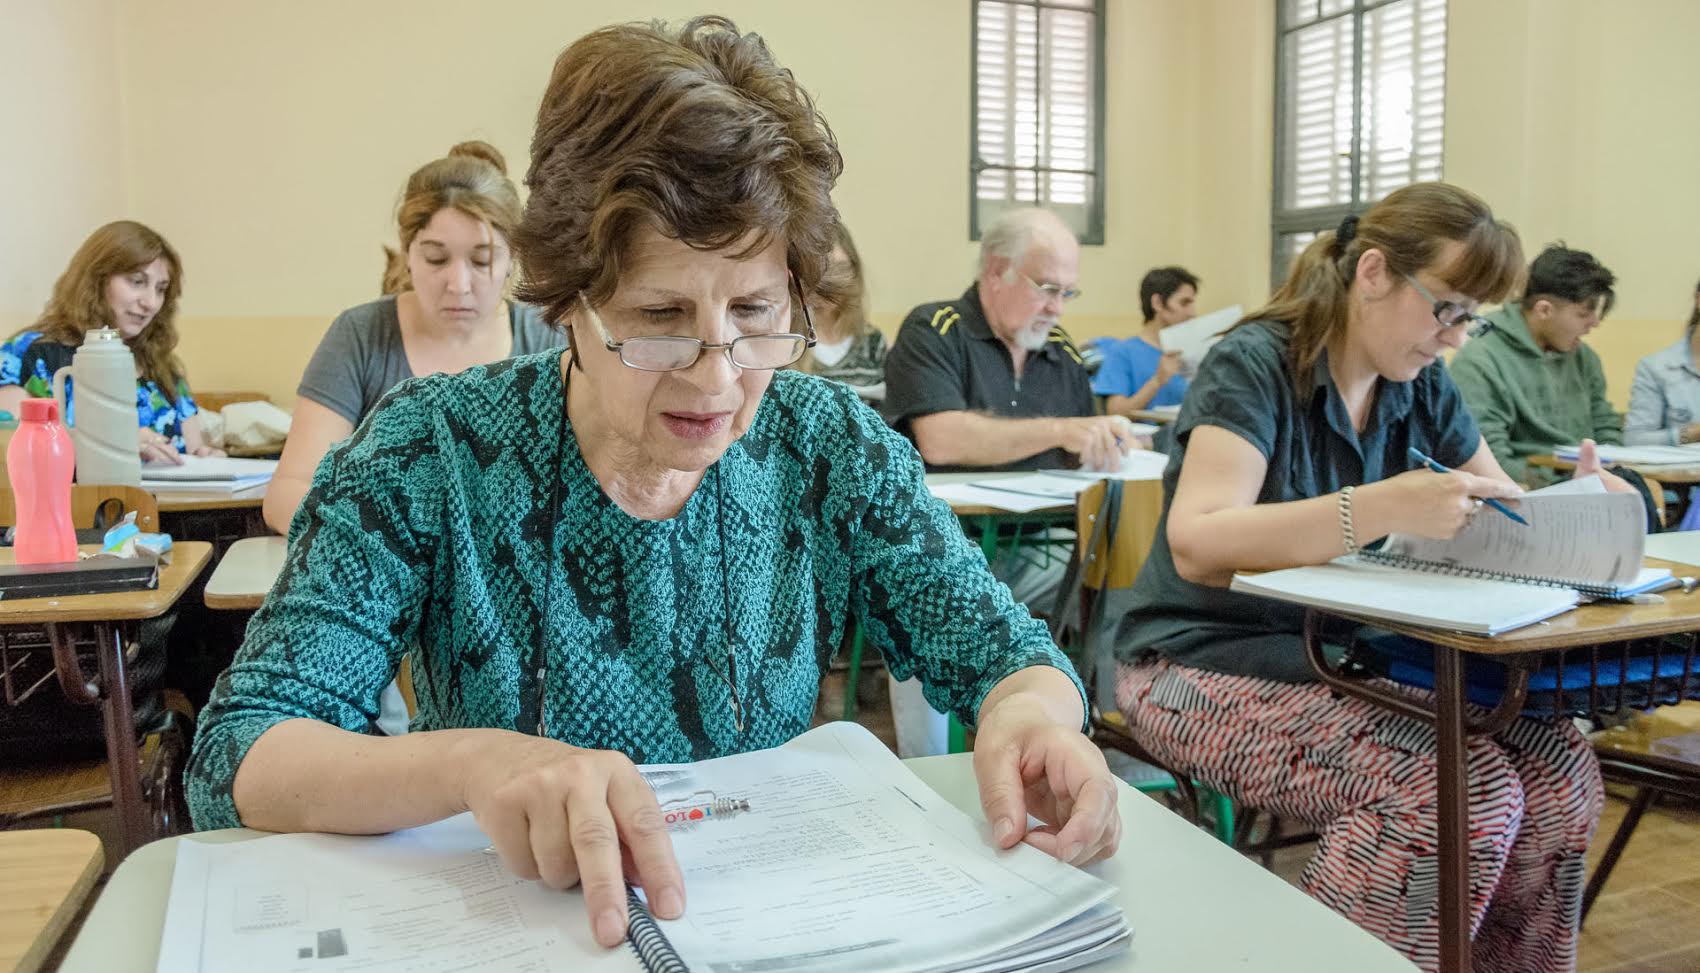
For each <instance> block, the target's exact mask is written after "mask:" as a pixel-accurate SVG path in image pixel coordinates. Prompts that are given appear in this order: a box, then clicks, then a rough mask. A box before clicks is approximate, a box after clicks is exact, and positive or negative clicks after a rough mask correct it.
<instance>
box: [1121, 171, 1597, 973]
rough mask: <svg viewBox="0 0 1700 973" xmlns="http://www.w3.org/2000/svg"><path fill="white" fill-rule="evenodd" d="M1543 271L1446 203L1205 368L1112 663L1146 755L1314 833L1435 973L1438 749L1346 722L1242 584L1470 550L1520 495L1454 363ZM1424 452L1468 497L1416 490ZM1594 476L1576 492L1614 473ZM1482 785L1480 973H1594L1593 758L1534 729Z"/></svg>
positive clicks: (1402, 199)
mask: <svg viewBox="0 0 1700 973" xmlns="http://www.w3.org/2000/svg"><path fill="white" fill-rule="evenodd" d="M1522 261H1523V257H1522V250H1521V246H1520V244H1519V242H1518V238H1517V236H1516V234H1515V232H1514V231H1513V230H1512V229H1511V228H1510V227H1509V226H1506V225H1504V224H1502V223H1499V222H1496V221H1495V219H1494V217H1493V215H1492V213H1491V212H1490V211H1489V210H1488V207H1487V206H1486V204H1484V203H1483V202H1482V201H1481V200H1480V199H1478V198H1476V197H1475V196H1473V195H1471V194H1469V193H1467V192H1465V191H1463V190H1461V189H1458V188H1456V187H1453V186H1449V185H1445V184H1443V183H1422V184H1417V185H1413V186H1409V187H1406V188H1404V189H1400V190H1398V191H1396V192H1394V193H1393V194H1391V195H1389V196H1388V197H1387V198H1386V199H1384V200H1382V201H1381V202H1379V203H1377V204H1376V205H1375V206H1373V207H1371V208H1370V210H1369V211H1368V212H1367V213H1365V214H1364V215H1363V217H1362V219H1361V220H1359V219H1358V218H1357V217H1352V218H1349V219H1347V220H1346V221H1345V222H1343V223H1342V224H1341V226H1340V229H1339V231H1338V232H1335V233H1323V234H1322V235H1321V236H1320V237H1318V238H1317V240H1316V241H1315V242H1314V243H1312V244H1311V245H1310V246H1309V247H1308V248H1307V249H1306V250H1305V252H1304V254H1303V255H1302V256H1301V257H1300V258H1299V259H1298V262H1297V263H1296V264H1295V265H1294V266H1293V268H1292V271H1291V273H1290V274H1289V275H1288V277H1287V281H1286V283H1285V284H1284V285H1283V286H1282V287H1281V289H1280V290H1279V291H1277V292H1276V294H1275V295H1274V297H1273V299H1272V300H1271V302H1270V304H1269V305H1268V306H1267V307H1265V308H1263V309H1262V310H1260V311H1257V312H1254V313H1253V314H1251V315H1249V316H1248V317H1247V318H1246V319H1245V320H1244V321H1242V322H1241V323H1240V324H1239V325H1237V326H1236V327H1235V328H1233V329H1232V330H1231V331H1230V332H1229V333H1228V335H1227V336H1226V337H1225V338H1224V339H1223V340H1222V342H1221V343H1220V344H1219V345H1217V346H1216V348H1215V349H1214V350H1212V351H1211V353H1210V354H1209V356H1208V357H1207V358H1206V359H1205V361H1204V363H1203V364H1202V366H1201V367H1200V369H1199V373H1198V375H1197V377H1196V378H1195V379H1194V381H1193V383H1192V389H1191V391H1190V392H1189V393H1188V395H1187V398H1186V402H1185V403H1184V404H1183V405H1182V406H1181V413H1180V417H1179V420H1178V421H1177V423H1176V429H1177V434H1176V439H1175V446H1174V451H1173V453H1172V454H1171V462H1170V464H1169V468H1168V474H1167V477H1166V479H1165V487H1166V493H1167V502H1166V505H1165V509H1164V512H1163V523H1162V525H1161V528H1160V529H1159V530H1158V531H1157V537H1156V542H1155V544H1154V546H1153V549H1152V552H1151V556H1150V559H1149V560H1148V561H1147V562H1146V564H1145V567H1144V569H1143V570H1142V572H1141V573H1140V576H1139V579H1138V581H1137V582H1136V583H1135V586H1134V589H1133V592H1132V599H1131V602H1130V604H1131V610H1130V612H1129V614H1128V616H1127V617H1126V618H1125V619H1124V621H1123V623H1122V627H1121V629H1120V631H1119V632H1118V638H1117V646H1116V648H1117V656H1118V659H1119V660H1120V662H1121V665H1120V667H1119V670H1118V680H1117V692H1116V698H1117V703H1118V705H1119V707H1120V709H1121V710H1122V712H1123V714H1125V716H1126V717H1127V721H1128V726H1129V728H1130V730H1131V731H1132V733H1133V734H1134V736H1135V737H1136V738H1137V739H1138V740H1139V741H1140V743H1142V744H1143V745H1144V746H1146V747H1147V748H1149V749H1150V750H1151V752H1152V753H1153V754H1155V755H1156V756H1157V757H1158V758H1159V759H1160V760H1162V761H1164V762H1165V763H1167V764H1168V766H1170V767H1171V768H1172V769H1174V770H1175V771H1176V772H1177V773H1185V774H1190V775H1192V776H1193V777H1196V778H1197V779H1199V780H1201V781H1204V782H1205V783H1207V784H1209V785H1210V786H1211V787H1214V788H1217V789H1219V790H1221V791H1223V792H1225V793H1227V794H1229V795H1230V796H1232V797H1233V798H1234V799H1236V800H1239V801H1242V802H1244V803H1245V804H1247V805H1248V806H1251V807H1255V808H1261V809H1265V810H1269V811H1272V812H1274V813H1276V814H1278V815H1280V816H1281V817H1284V818H1288V819H1292V820H1295V821H1300V822H1303V823H1304V824H1305V825H1307V826H1309V827H1312V828H1315V829H1317V830H1318V831H1319V832H1320V833H1321V840H1320V843H1319V844H1318V846H1317V851H1316V855H1315V857H1314V858H1313V859H1312V860H1311V862H1310V864H1309V866H1308V867H1307V868H1306V869H1305V872H1304V874H1303V876H1302V878H1301V884H1302V885H1303V887H1304V888H1305V890H1306V891H1307V892H1309V893H1310V894H1311V895H1313V896H1315V897H1316V898H1318V899H1320V900H1321V901H1322V902H1324V903H1326V904H1327V905H1329V906H1330V907H1332V908H1333V909H1335V910H1336V911H1338V912H1340V913H1341V914H1343V915H1345V916H1347V917H1349V918H1350V919H1352V920H1353V921H1354V922H1356V923H1358V924H1359V925H1361V926H1363V927H1364V928H1365V929H1367V930H1368V931H1369V932H1371V933H1373V934H1374V935H1376V936H1377V937H1379V938H1381V939H1382V940H1384V941H1386V942H1387V943H1389V944H1391V945H1393V946H1394V947H1396V948H1398V949H1399V950H1400V951H1402V952H1403V953H1404V954H1405V955H1407V956H1408V957H1410V958H1411V959H1413V960H1414V961H1416V962H1417V963H1418V964H1419V965H1421V966H1422V967H1423V968H1424V969H1434V968H1435V966H1436V964H1437V962H1438V957H1437V950H1438V917H1437V912H1436V898H1435V893H1434V891H1433V884H1432V876H1433V875H1434V874H1436V868H1437V865H1436V862H1435V846H1436V842H1437V835H1436V827H1437V824H1436V820H1437V819H1436V814H1435V801H1436V798H1435V787H1436V782H1435V773H1436V772H1435V767H1434V760H1435V754H1434V744H1433V730H1432V729H1431V728H1430V727H1429V726H1428V725H1427V724H1419V723H1417V722H1414V721H1412V720H1410V719H1407V718H1405V717H1402V716H1396V715H1393V714H1391V713H1388V712H1387V711H1385V710H1383V709H1380V708H1378V707H1375V706H1373V705H1371V704H1369V703H1365V702H1361V701H1358V700H1355V699H1350V698H1338V697H1336V696H1335V695H1334V694H1332V693H1331V692H1330V691H1329V690H1328V689H1327V688H1326V687H1324V686H1323V685H1321V684H1320V683H1318V682H1316V681H1314V677H1313V675H1312V674H1311V671H1310V669H1309V666H1308V665H1307V664H1306V661H1305V658H1304V655H1303V651H1302V648H1301V641H1300V632H1301V628H1302V619H1303V612H1302V610H1301V609H1299V608H1297V607H1293V606H1288V605H1283V604H1279V603H1276V602H1272V601H1266V600H1262V599H1258V598H1254V597H1250V596H1246V595H1240V594H1234V593H1231V592H1229V591H1228V590H1227V589H1228V583H1229V581H1230V580H1231V579H1232V577H1233V574H1234V572H1235V571H1236V570H1271V569H1275V568H1284V567H1291V566H1295V565H1301V564H1320V563H1323V562H1326V561H1328V560H1330V559H1332V558H1335V557H1338V556H1340V555H1341V554H1342V553H1349V552H1350V551H1351V550H1352V549H1353V539H1354V538H1355V540H1356V542H1357V543H1360V544H1362V543H1368V542H1370V541H1373V540H1375V539H1378V538H1381V537H1384V536H1386V535H1387V534H1390V533H1392V532H1394V531H1402V532H1406V533H1413V534H1419V535H1422V536H1425V537H1442V538H1444V537H1450V536H1452V535H1453V534H1454V533H1455V532H1457V531H1458V529H1459V528H1460V527H1461V526H1463V524H1464V523H1465V522H1466V521H1467V520H1468V518H1469V517H1471V516H1473V511H1474V510H1475V509H1476V508H1477V507H1478V506H1479V504H1477V503H1476V502H1475V501H1473V500H1472V498H1479V497H1511V496H1515V495H1517V493H1518V492H1519V491H1518V489H1517V487H1516V486H1515V485H1514V484H1513V483H1512V482H1511V480H1510V479H1509V478H1508V477H1506V475H1505V474H1504V472H1503V471H1502V470H1501V469H1500V468H1499V465H1498V464H1497V463H1496V462H1495V460H1494V458H1493V453H1492V452H1491V451H1490V450H1489V448H1488V446H1487V444H1486V443H1485V442H1483V440H1482V436H1481V433H1480V431H1479V430H1478V429H1477V428H1476V424H1475V422H1474V420H1472V419H1471V418H1470V415H1469V413H1468V412H1467V411H1466V410H1465V408H1464V405H1463V402H1462V401H1461V399H1460V397H1459V394H1458V390H1457V388H1456V387H1455V386H1454V385H1453V384H1452V381H1451V379H1450V378H1449V377H1448V375H1447V372H1446V369H1445V367H1444V366H1443V365H1442V364H1440V358H1441V355H1442V353H1443V352H1445V351H1446V350H1447V349H1449V348H1457V347H1458V346H1459V345H1461V344H1462V343H1463V341H1464V338H1465V332H1466V330H1468V329H1469V328H1471V327H1472V326H1473V325H1474V324H1475V323H1477V322H1478V319H1477V317H1476V315H1475V313H1474V308H1475V307H1476V305H1477V302H1479V301H1488V300H1498V299H1500V298H1501V297H1503V296H1504V294H1505V293H1506V292H1507V291H1508V290H1509V289H1510V287H1511V286H1512V283H1513V281H1514V280H1515V279H1516V277H1517V275H1518V273H1519V272H1520V269H1521V267H1522ZM1409 447H1415V448H1417V449H1419V450H1421V451H1423V452H1424V453H1427V454H1428V455H1429V456H1431V457H1434V458H1435V459H1437V460H1439V461H1440V462H1441V463H1444V464H1445V465H1447V466H1449V467H1452V468H1453V469H1454V470H1456V472H1450V473H1432V472H1429V471H1427V470H1425V469H1416V470H1412V469H1411V467H1412V465H1413V464H1411V463H1410V462H1409V461H1408V460H1407V458H1406V450H1407V448H1409ZM1587 452H1588V455H1587V456H1586V457H1585V461H1584V462H1583V463H1582V464H1581V467H1580V469H1579V473H1582V474H1588V473H1596V472H1599V464H1598V461H1597V458H1596V457H1595V456H1594V455H1593V452H1592V447H1591V444H1590V446H1589V448H1588V451H1587ZM1607 479H1608V482H1609V485H1610V486H1611V487H1612V488H1613V489H1622V490H1628V489H1631V488H1630V487H1629V486H1628V485H1627V484H1625V483H1623V482H1622V481H1621V480H1617V479H1616V478H1615V477H1610V476H1609V474H1608V475H1607ZM1489 513H1490V514H1491V515H1493V516H1498V514H1494V513H1492V512H1491V511H1490V512H1489ZM1413 691H1414V690H1413ZM1469 762H1470V768H1469V773H1470V781H1471V786H1470V800H1471V805H1470V814H1471V834H1472V836H1473V837H1472V841H1471V845H1470V847H1471V856H1470V858H1471V860H1470V867H1471V871H1472V882H1471V887H1472V890H1473V913H1472V914H1473V916H1474V919H1475V923H1476V933H1475V956H1476V960H1475V962H1476V968H1477V969H1479V970H1508V971H1509V970H1515V971H1518V973H1530V971H1551V970H1572V969H1574V968H1575V963H1576V935H1577V916H1578V912H1579V907H1580V898H1581V894H1582V884H1583V883H1582V873H1583V865H1582V855H1583V852H1584V850H1585V849H1586V848H1587V847H1588V841H1589V838H1590V836H1591V835H1592V834H1593V831H1594V824H1595V821H1596V818H1597V817H1598V814H1599V810H1600V804H1601V800H1602V793H1601V786H1600V776H1599V768H1598V766H1597V765H1596V763H1595V761H1594V758H1593V754H1592V751H1591V750H1590V749H1589V746H1588V742H1587V741H1586V740H1585V739H1583V737H1582V735H1581V734H1580V733H1578V732H1577V731H1576V728H1575V727H1573V726H1572V725H1571V724H1570V723H1568V722H1560V723H1550V722H1537V721H1535V720H1531V719H1522V720H1519V721H1517V722H1516V723H1515V724H1513V725H1512V726H1511V727H1510V728H1509V729H1507V730H1506V731H1505V732H1503V733H1500V734H1498V735H1496V736H1494V737H1491V738H1473V739H1472V740H1471V741H1470V745H1469ZM1424 876H1429V877H1430V878H1427V879H1425V878H1424Z"/></svg>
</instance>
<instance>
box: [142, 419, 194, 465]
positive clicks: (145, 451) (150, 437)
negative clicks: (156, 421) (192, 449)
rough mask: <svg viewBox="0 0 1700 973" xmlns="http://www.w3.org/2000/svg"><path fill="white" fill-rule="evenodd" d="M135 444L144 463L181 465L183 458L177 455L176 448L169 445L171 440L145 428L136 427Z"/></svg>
mask: <svg viewBox="0 0 1700 973" xmlns="http://www.w3.org/2000/svg"><path fill="white" fill-rule="evenodd" d="M136 432H137V436H136V439H137V443H138V447H139V450H140V452H141V455H142V462H144V463H170V464H171V465H173V466H181V465H183V457H182V456H180V455H178V453H177V447H175V446H173V445H171V440H169V439H167V438H165V437H164V436H162V435H160V434H159V433H157V432H154V431H153V430H152V429H149V428H148V427H147V426H139V427H137V430H136Z"/></svg>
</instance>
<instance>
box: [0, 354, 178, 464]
mask: <svg viewBox="0 0 1700 973" xmlns="http://www.w3.org/2000/svg"><path fill="white" fill-rule="evenodd" d="M76 352H77V349H76V347H75V346H73V345H67V344H63V343H61V342H57V341H47V340H45V339H43V338H42V335H41V332H39V331H20V332H18V333H17V334H16V335H13V336H12V337H11V339H10V340H8V341H6V342H5V343H4V344H0V386H5V385H17V386H21V387H22V388H23V390H24V391H25V392H27V393H28V394H29V396H30V397H31V398H36V399H46V398H51V397H52V396H53V373H54V372H56V371H58V370H59V369H61V368H64V367H65V366H66V365H69V364H71V358H72V356H73V355H75V354H76ZM74 384H75V383H73V382H72V381H71V379H70V378H66V380H65V424H66V425H67V426H74V425H76V402H75V399H74V391H73V389H72V386H73V385H74ZM175 392H176V394H174V395H166V394H165V390H164V389H161V388H160V387H159V383H158V382H155V381H153V380H152V379H146V378H138V379H137V380H136V425H137V426H139V427H140V426H145V427H147V428H149V429H152V430H153V431H154V432H157V433H159V434H160V435H161V436H164V437H166V438H167V439H169V440H171V445H172V446H173V447H174V448H175V449H176V450H177V451H178V452H179V453H182V452H187V450H186V449H185V448H184V446H183V421H184V420H185V419H188V418H189V417H190V416H193V415H195V414H196V413H197V412H199V411H200V409H198V408H196V406H195V399H194V397H193V396H191V395H190V394H189V383H188V382H187V381H184V380H182V379H179V380H178V382H177V388H176V390H175Z"/></svg>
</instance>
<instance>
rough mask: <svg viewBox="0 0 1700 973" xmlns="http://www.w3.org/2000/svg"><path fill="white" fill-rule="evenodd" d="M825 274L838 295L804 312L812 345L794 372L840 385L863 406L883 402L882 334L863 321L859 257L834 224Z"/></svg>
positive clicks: (864, 290)
mask: <svg viewBox="0 0 1700 973" xmlns="http://www.w3.org/2000/svg"><path fill="white" fill-rule="evenodd" d="M833 236H834V240H833V245H832V252H831V253H830V254H829V255H828V256H827V273H828V274H830V275H832V276H833V277H834V278H835V280H836V281H837V282H838V283H839V285H840V286H841V287H842V289H843V291H844V296H843V297H841V298H839V299H838V300H836V301H830V300H826V299H824V298H816V299H815V300H814V301H813V302H812V303H811V304H810V305H809V310H810V312H812V314H813V318H814V322H815V345H814V347H813V348H810V349H809V350H808V352H807V353H806V354H804V355H803V359H802V361H799V362H798V363H797V368H798V370H800V371H805V372H809V373H810V374H813V375H819V376H820V377H821V378H830V379H832V380H833V381H835V382H843V383H844V384H845V385H848V386H850V387H851V388H853V389H855V390H856V394H857V395H859V396H861V397H862V398H863V399H865V400H867V401H869V402H880V401H883V400H884V399H885V335H883V334H881V333H880V332H879V330H878V329H877V328H875V327H874V326H873V325H872V324H871V323H870V322H869V321H868V315H867V302H868V286H867V282H866V280H865V279H864V278H863V276H862V255H861V254H860V253H858V252H857V251H856V241H855V240H852V239H851V238H850V229H849V227H847V226H845V225H844V221H843V220H840V221H839V222H838V224H837V225H836V226H835V227H834V228H833Z"/></svg>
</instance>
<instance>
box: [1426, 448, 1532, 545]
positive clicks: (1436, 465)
mask: <svg viewBox="0 0 1700 973" xmlns="http://www.w3.org/2000/svg"><path fill="white" fill-rule="evenodd" d="M1405 452H1406V454H1407V455H1409V456H1410V457H1411V459H1413V460H1415V461H1417V462H1418V463H1421V464H1423V465H1424V466H1426V467H1428V468H1429V469H1431V470H1433V471H1435V472H1436V473H1451V472H1452V470H1449V469H1447V468H1446V467H1445V466H1443V465H1441V463H1440V461H1438V460H1436V459H1434V458H1432V457H1430V456H1425V455H1423V451H1422V450H1420V449H1418V448H1417V447H1415V446H1412V447H1411V448H1409V449H1407V450H1405ZM1482 502H1483V503H1485V504H1487V505H1488V506H1490V507H1492V508H1493V509H1495V510H1497V511H1499V512H1500V513H1502V514H1504V515H1505V516H1507V517H1510V518H1511V519H1512V520H1515V521H1516V522H1518V523H1519V524H1522V525H1523V526H1524V527H1527V526H1529V522H1528V521H1527V520H1524V519H1523V518H1522V517H1519V516H1517V511H1515V510H1512V509H1511V508H1510V507H1507V506H1506V505H1505V504H1503V503H1500V502H1499V501H1498V500H1495V499H1494V498H1492V497H1483V498H1482Z"/></svg>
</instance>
